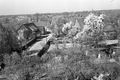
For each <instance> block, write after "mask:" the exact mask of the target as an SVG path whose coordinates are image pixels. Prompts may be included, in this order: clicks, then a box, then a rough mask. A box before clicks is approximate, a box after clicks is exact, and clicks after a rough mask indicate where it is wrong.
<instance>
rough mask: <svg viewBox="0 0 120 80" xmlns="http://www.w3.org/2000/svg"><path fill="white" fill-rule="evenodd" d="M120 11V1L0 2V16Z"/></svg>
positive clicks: (21, 0) (40, 0)
mask: <svg viewBox="0 0 120 80" xmlns="http://www.w3.org/2000/svg"><path fill="white" fill-rule="evenodd" d="M103 9H104V10H106V9H120V0H0V15H14V14H34V13H55V12H76V11H86V10H103Z"/></svg>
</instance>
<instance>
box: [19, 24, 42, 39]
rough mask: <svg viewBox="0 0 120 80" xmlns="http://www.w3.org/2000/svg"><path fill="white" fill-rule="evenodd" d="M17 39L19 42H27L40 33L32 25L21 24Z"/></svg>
mask: <svg viewBox="0 0 120 80" xmlns="http://www.w3.org/2000/svg"><path fill="white" fill-rule="evenodd" d="M17 33H18V39H20V40H29V39H31V38H32V37H33V36H36V34H40V33H41V31H40V30H39V28H38V27H37V26H36V25H35V24H34V23H25V24H22V25H21V26H20V27H19V28H18V29H17Z"/></svg>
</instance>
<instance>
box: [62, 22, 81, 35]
mask: <svg viewBox="0 0 120 80" xmlns="http://www.w3.org/2000/svg"><path fill="white" fill-rule="evenodd" d="M80 28H81V27H80V24H79V22H78V20H76V22H75V24H74V25H73V22H72V21H70V22H69V23H66V24H65V25H64V26H63V28H62V32H63V33H65V34H67V36H68V37H74V36H76V34H77V33H78V32H79V31H80Z"/></svg>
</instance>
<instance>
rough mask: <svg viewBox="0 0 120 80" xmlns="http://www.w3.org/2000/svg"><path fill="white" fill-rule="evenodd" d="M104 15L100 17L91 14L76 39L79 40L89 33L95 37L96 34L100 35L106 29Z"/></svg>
mask: <svg viewBox="0 0 120 80" xmlns="http://www.w3.org/2000/svg"><path fill="white" fill-rule="evenodd" d="M104 16H105V15H104V14H101V15H100V16H97V15H94V14H93V13H90V14H89V15H88V16H87V17H86V18H85V19H84V23H85V25H84V27H83V29H82V31H81V32H79V33H78V34H77V35H76V37H75V39H78V38H80V37H82V36H84V34H86V32H88V33H87V35H91V36H92V35H93V34H95V33H99V32H100V31H101V30H103V27H104V22H103V20H104Z"/></svg>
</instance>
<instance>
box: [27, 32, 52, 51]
mask: <svg viewBox="0 0 120 80" xmlns="http://www.w3.org/2000/svg"><path fill="white" fill-rule="evenodd" d="M52 35H53V34H49V35H48V37H46V38H43V39H42V40H41V41H39V42H36V43H35V44H34V45H33V46H32V47H31V48H30V49H29V51H32V50H40V49H42V47H43V46H44V45H45V44H46V42H47V41H48V40H49V39H50V38H51V37H52Z"/></svg>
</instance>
